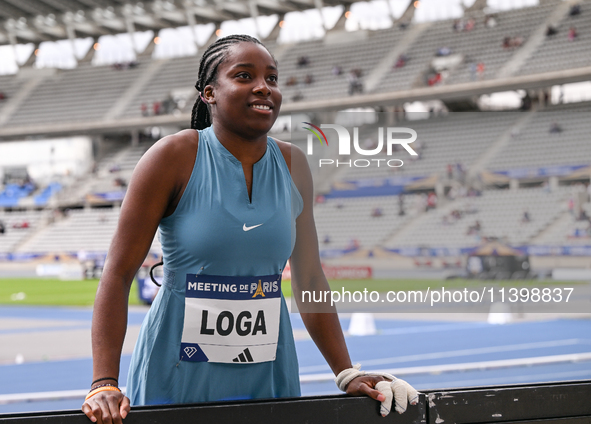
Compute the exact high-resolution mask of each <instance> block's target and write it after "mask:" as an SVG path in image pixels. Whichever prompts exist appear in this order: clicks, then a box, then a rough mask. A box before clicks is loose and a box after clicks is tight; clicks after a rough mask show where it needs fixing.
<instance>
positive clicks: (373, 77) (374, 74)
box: [365, 22, 432, 93]
mask: <svg viewBox="0 0 591 424" xmlns="http://www.w3.org/2000/svg"><path fill="white" fill-rule="evenodd" d="M431 24H432V23H431V22H425V23H422V24H416V25H413V26H412V27H411V28H410V30H408V32H407V33H406V35H405V36H404V37H403V38H402V40H400V41H399V42H398V43H396V44H395V45H394V48H392V50H390V52H389V53H388V54H386V56H385V57H384V58H383V59H382V60H381V61H380V62H379V63H378V64H377V65H376V66H375V67H374V68H373V70H372V71H371V73H370V74H369V75H368V76H367V78H366V80H365V88H366V91H367V92H368V93H373V92H374V90H376V89H379V88H380V86H381V84H380V83H381V82H382V80H383V79H384V77H385V76H386V75H387V74H388V73H390V72H391V71H392V69H393V67H394V65H395V63H396V60H397V59H398V57H399V56H400V55H401V54H403V53H405V52H406V51H407V50H408V49H409V47H410V46H412V45H413V44H414V42H415V41H416V40H417V39H418V38H419V37H420V36H421V35H422V34H423V33H424V32H425V31H426V30H427V29H429V27H430V26H431Z"/></svg>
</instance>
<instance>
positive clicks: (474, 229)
mask: <svg viewBox="0 0 591 424" xmlns="http://www.w3.org/2000/svg"><path fill="white" fill-rule="evenodd" d="M480 231H482V225H481V224H480V221H478V220H477V221H476V222H474V225H470V226H469V227H468V232H467V233H466V234H467V235H469V236H472V235H480Z"/></svg>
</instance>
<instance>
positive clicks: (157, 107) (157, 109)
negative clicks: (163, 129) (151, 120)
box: [152, 101, 162, 116]
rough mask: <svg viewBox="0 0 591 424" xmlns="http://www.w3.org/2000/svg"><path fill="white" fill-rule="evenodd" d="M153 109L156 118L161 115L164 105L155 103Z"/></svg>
mask: <svg viewBox="0 0 591 424" xmlns="http://www.w3.org/2000/svg"><path fill="white" fill-rule="evenodd" d="M152 109H153V110H154V116H158V115H160V114H161V113H162V103H160V102H159V101H155V102H154V103H153V104H152Z"/></svg>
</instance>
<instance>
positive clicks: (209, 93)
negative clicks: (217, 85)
mask: <svg viewBox="0 0 591 424" xmlns="http://www.w3.org/2000/svg"><path fill="white" fill-rule="evenodd" d="M201 95H202V96H203V98H204V99H205V101H206V103H207V104H210V105H212V104H215V95H214V90H213V86H212V85H206V86H205V88H204V89H203V93H202V94H201Z"/></svg>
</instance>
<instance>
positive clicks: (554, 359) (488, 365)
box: [300, 352, 591, 383]
mask: <svg viewBox="0 0 591 424" xmlns="http://www.w3.org/2000/svg"><path fill="white" fill-rule="evenodd" d="M578 361H591V352H584V353H570V354H566V355H552V356H537V357H532V358H517V359H501V360H497V361H482V362H467V363H461V364H445V365H428V366H422V367H407V368H392V369H386V370H371V371H372V372H387V373H389V374H394V375H395V376H402V375H410V374H434V373H442V372H452V371H468V370H485V369H494V368H508V367H522V366H531V365H542V364H555V363H560V362H578ZM366 371H370V370H366ZM330 380H334V374H332V373H322V374H305V375H300V382H301V383H317V382H320V381H330Z"/></svg>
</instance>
